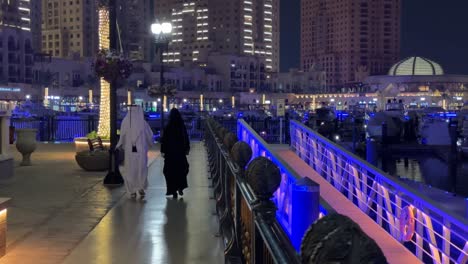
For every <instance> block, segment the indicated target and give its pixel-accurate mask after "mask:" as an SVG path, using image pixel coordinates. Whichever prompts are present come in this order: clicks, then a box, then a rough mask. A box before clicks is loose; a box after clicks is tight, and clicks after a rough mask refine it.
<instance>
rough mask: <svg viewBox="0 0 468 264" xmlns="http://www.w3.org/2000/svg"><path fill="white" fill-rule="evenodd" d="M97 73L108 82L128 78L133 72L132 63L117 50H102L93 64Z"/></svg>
mask: <svg viewBox="0 0 468 264" xmlns="http://www.w3.org/2000/svg"><path fill="white" fill-rule="evenodd" d="M93 67H94V71H95V72H96V75H97V76H99V77H101V78H104V80H106V81H107V82H114V81H117V80H124V79H127V78H128V77H129V76H130V74H131V73H132V68H133V65H132V63H131V62H130V61H129V60H127V59H125V58H124V57H123V56H122V55H121V54H119V53H118V52H115V51H109V50H100V51H99V52H98V54H97V56H96V60H95V61H94V64H93Z"/></svg>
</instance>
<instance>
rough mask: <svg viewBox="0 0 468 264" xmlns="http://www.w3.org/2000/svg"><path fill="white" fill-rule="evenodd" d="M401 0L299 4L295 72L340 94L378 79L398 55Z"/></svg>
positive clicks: (304, 0)
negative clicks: (316, 69) (312, 73)
mask: <svg viewBox="0 0 468 264" xmlns="http://www.w3.org/2000/svg"><path fill="white" fill-rule="evenodd" d="M400 9H401V0H378V1H365V2H363V1H357V0H343V1H341V0H340V1H338V0H327V1H322V0H301V68H302V69H303V70H304V71H307V70H308V69H309V68H311V67H312V66H313V65H318V66H320V67H321V68H322V69H323V70H324V71H325V72H326V77H327V85H329V86H331V87H337V88H341V87H343V86H346V85H349V84H352V83H359V82H361V81H363V79H364V78H365V77H367V76H369V75H378V74H383V73H385V72H386V71H388V69H389V68H390V66H391V65H392V64H393V63H395V62H397V61H398V59H399V54H400V16H401V15H400V13H401V12H400Z"/></svg>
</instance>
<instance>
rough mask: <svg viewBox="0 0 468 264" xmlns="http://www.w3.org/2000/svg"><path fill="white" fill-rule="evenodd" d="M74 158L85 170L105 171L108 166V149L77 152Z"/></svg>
mask: <svg viewBox="0 0 468 264" xmlns="http://www.w3.org/2000/svg"><path fill="white" fill-rule="evenodd" d="M75 160H76V162H77V163H78V165H79V166H80V167H81V168H82V169H84V170H86V171H106V170H107V169H108V168H109V151H107V150H105V151H92V152H91V151H87V150H85V151H81V152H77V153H76V155H75Z"/></svg>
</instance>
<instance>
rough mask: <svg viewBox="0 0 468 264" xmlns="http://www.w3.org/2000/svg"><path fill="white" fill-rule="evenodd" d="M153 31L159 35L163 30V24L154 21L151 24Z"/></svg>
mask: <svg viewBox="0 0 468 264" xmlns="http://www.w3.org/2000/svg"><path fill="white" fill-rule="evenodd" d="M151 32H152V33H153V34H155V35H159V34H161V33H162V32H163V30H162V25H161V24H160V23H154V24H152V25H151Z"/></svg>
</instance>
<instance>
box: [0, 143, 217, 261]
mask: <svg viewBox="0 0 468 264" xmlns="http://www.w3.org/2000/svg"><path fill="white" fill-rule="evenodd" d="M12 153H14V155H15V162H16V168H15V176H14V177H13V178H12V179H9V180H6V181H2V182H0V197H10V198H12V203H11V207H10V208H9V209H8V233H7V255H6V256H4V257H3V258H1V259H0V264H4V263H15V264H16V263H21V264H28V263H35V264H42V263H44V264H49V263H51V264H52V263H62V262H63V261H64V259H65V258H67V256H69V255H70V253H71V252H72V251H73V254H72V255H70V256H69V257H68V258H67V261H66V263H222V258H221V257H222V252H223V251H222V246H221V244H220V240H219V239H218V238H216V237H215V236H214V234H215V233H216V231H217V222H216V218H215V217H214V216H212V215H211V213H212V211H213V210H214V206H213V201H211V200H209V199H208V195H209V189H208V187H207V186H208V181H207V179H206V174H207V172H206V164H205V150H204V148H203V146H202V145H201V144H200V143H194V144H193V152H192V155H191V156H190V163H191V173H190V175H189V177H190V179H189V185H190V189H189V190H188V191H187V194H186V197H185V200H179V201H172V200H166V198H165V197H164V193H165V190H164V188H163V187H164V178H163V177H162V176H161V171H162V170H161V159H159V153H158V152H157V147H155V149H154V150H152V153H151V154H150V159H151V160H153V161H154V162H153V163H152V166H151V167H150V182H151V183H150V190H149V192H148V197H147V199H146V201H140V202H138V203H137V202H135V201H131V200H129V199H128V198H127V197H126V196H124V194H125V189H124V188H116V189H108V188H106V187H104V186H103V185H102V179H103V177H104V176H105V174H106V173H105V172H97V173H96V172H86V171H83V170H81V169H80V168H79V167H78V165H77V164H76V162H75V160H74V155H75V153H74V147H73V145H72V144H40V145H39V146H38V149H37V151H36V152H35V153H34V154H33V155H32V161H33V166H31V167H19V166H18V164H19V161H20V154H19V153H18V152H17V151H16V150H15V149H14V147H12ZM103 217H104V218H103ZM166 219H174V220H173V221H170V222H167V221H166ZM101 220H102V221H101ZM116 221H121V222H119V225H109V224H108V223H109V222H114V223H115V222H116ZM122 221H123V222H122ZM125 223H127V224H125ZM121 224H122V225H121ZM103 230H105V232H104V233H103ZM109 236H111V237H114V238H117V240H113V241H108V240H102V239H105V238H106V237H107V238H108V237H109ZM96 237H98V238H99V239H101V240H99V239H98V240H99V241H102V242H103V243H98V245H97V244H92V243H93V242H89V241H93V239H96ZM135 239H136V240H135ZM138 239H141V240H138ZM148 239H150V240H148ZM116 241H117V242H130V241H133V242H135V243H137V244H115V242H116ZM78 245H79V246H78ZM105 245H108V248H109V249H114V250H110V251H109V250H108V251H103V252H101V253H102V255H99V256H97V255H96V254H95V253H96V252H94V253H93V252H92V251H87V250H89V249H102V246H105ZM136 245H144V247H139V246H138V248H139V249H140V250H141V251H138V252H139V255H136V252H137V251H136V248H135V246H136ZM77 246H78V247H77ZM95 246H96V247H95ZM116 246H117V247H118V248H115V247H116ZM75 248H76V250H75V251H74V249H75ZM181 250H182V251H183V252H184V253H180V251H181ZM75 252H77V253H75ZM99 252H100V251H99ZM129 252H134V253H135V255H129ZM106 254H107V255H106ZM140 255H141V257H142V258H139V259H137V258H136V257H138V256H140ZM76 256H78V258H77V257H76ZM122 256H126V257H127V258H124V257H122ZM129 256H134V257H135V258H130V259H129V258H128V257H129ZM149 256H151V257H149ZM102 257H104V259H102ZM124 259H125V260H126V261H123V262H120V261H121V260H124ZM98 260H99V261H98ZM133 260H135V261H133ZM185 260H186V261H185ZM220 261H221V262H220Z"/></svg>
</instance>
